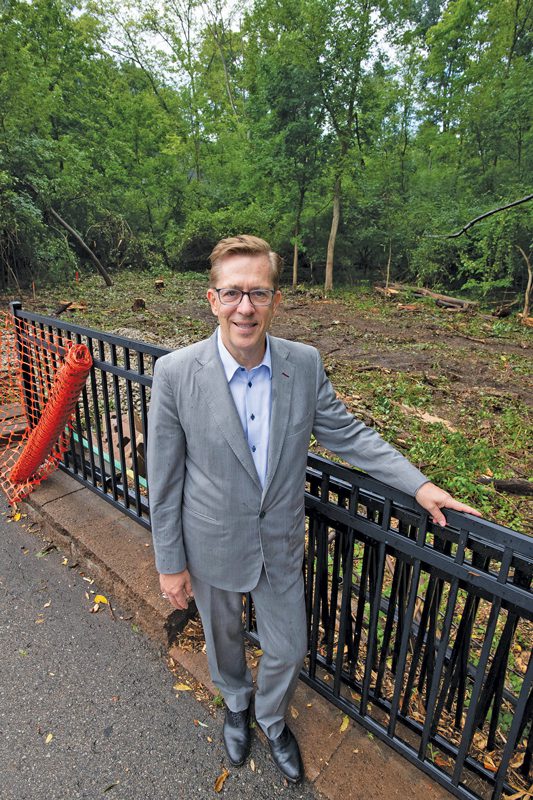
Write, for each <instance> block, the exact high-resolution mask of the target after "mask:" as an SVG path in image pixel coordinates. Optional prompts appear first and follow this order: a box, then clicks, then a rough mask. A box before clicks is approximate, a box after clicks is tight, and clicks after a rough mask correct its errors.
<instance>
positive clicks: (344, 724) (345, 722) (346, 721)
mask: <svg viewBox="0 0 533 800" xmlns="http://www.w3.org/2000/svg"><path fill="white" fill-rule="evenodd" d="M349 724H350V718H349V716H348V714H345V715H344V717H343V718H342V725H341V726H340V728H339V730H340V732H341V733H344V731H345V730H347V728H348V725H349Z"/></svg>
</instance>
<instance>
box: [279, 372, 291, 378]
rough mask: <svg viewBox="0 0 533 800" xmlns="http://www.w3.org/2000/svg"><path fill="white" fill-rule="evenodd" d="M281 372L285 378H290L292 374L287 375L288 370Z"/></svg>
mask: <svg viewBox="0 0 533 800" xmlns="http://www.w3.org/2000/svg"><path fill="white" fill-rule="evenodd" d="M281 374H282V375H283V376H284V377H285V378H290V375H287V373H286V372H282V373H281Z"/></svg>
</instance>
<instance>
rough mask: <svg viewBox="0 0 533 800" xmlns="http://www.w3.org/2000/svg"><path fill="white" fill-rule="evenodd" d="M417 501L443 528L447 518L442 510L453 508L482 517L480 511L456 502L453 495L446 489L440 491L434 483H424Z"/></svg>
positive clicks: (417, 495) (416, 498) (417, 494)
mask: <svg viewBox="0 0 533 800" xmlns="http://www.w3.org/2000/svg"><path fill="white" fill-rule="evenodd" d="M415 500H416V502H417V503H419V504H420V505H421V506H422V508H425V509H426V511H427V512H428V513H429V514H431V518H432V520H433V522H436V523H438V524H439V525H441V526H442V527H444V526H445V525H446V517H445V516H444V514H443V513H442V511H441V508H452V509H453V510H454V511H466V513H467V514H473V515H474V516H475V517H480V516H481V514H480V513H479V511H476V509H475V508H471V507H470V506H467V505H465V504H464V503H460V502H459V501H458V500H454V499H453V497H452V496H451V494H448V492H445V491H444V489H439V487H438V486H435V484H434V483H431V482H428V483H423V484H422V486H421V487H420V489H419V490H418V492H417V493H416V494H415Z"/></svg>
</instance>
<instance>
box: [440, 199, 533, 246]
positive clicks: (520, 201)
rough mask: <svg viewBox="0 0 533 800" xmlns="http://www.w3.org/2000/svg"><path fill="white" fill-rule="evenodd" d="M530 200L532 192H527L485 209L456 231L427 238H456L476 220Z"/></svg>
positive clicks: (478, 220)
mask: <svg viewBox="0 0 533 800" xmlns="http://www.w3.org/2000/svg"><path fill="white" fill-rule="evenodd" d="M530 200H533V194H528V195H526V196H525V197H522V198H521V199H520V200H514V201H513V202H512V203H507V205H505V206H499V207H498V208H493V209H492V210H491V211H486V212H485V213H484V214H480V216H479V217H475V219H471V220H470V222H467V223H466V225H465V226H464V227H462V228H461V230H459V231H456V233H436V234H429V235H428V237H427V238H429V239H457V238H458V237H459V236H462V235H463V233H466V232H467V230H469V228H471V227H472V226H473V225H475V224H476V222H480V221H481V220H482V219H486V218H487V217H492V215H493V214H498V213H499V212H500V211H506V209H508V208H513V207H514V206H519V205H521V204H522V203H528V202H529V201H530Z"/></svg>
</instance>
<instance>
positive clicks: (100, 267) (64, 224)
mask: <svg viewBox="0 0 533 800" xmlns="http://www.w3.org/2000/svg"><path fill="white" fill-rule="evenodd" d="M48 211H49V212H50V214H51V215H52V217H53V218H54V219H55V220H56V222H59V224H60V225H61V226H62V227H63V228H65V230H66V231H68V233H70V235H71V236H72V238H73V239H75V241H76V242H77V243H78V244H79V246H80V247H81V249H82V250H84V251H85V252H86V253H87V255H88V256H89V258H90V259H91V261H92V262H93V264H94V265H95V266H96V269H97V270H98V272H99V273H100V275H101V276H102V278H103V279H104V281H105V282H106V285H107V286H113V281H112V280H111V276H110V275H109V273H108V271H107V270H106V268H105V267H104V266H103V264H102V263H101V262H100V261H99V260H98V258H97V257H96V255H95V253H93V251H92V250H91V248H90V247H89V245H87V244H85V242H84V241H83V239H82V238H81V236H80V234H79V233H78V231H75V230H74V228H71V227H70V225H69V224H68V222H65V220H64V219H63V218H62V217H60V216H59V214H58V213H57V211H54V209H53V208H49V209H48Z"/></svg>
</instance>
